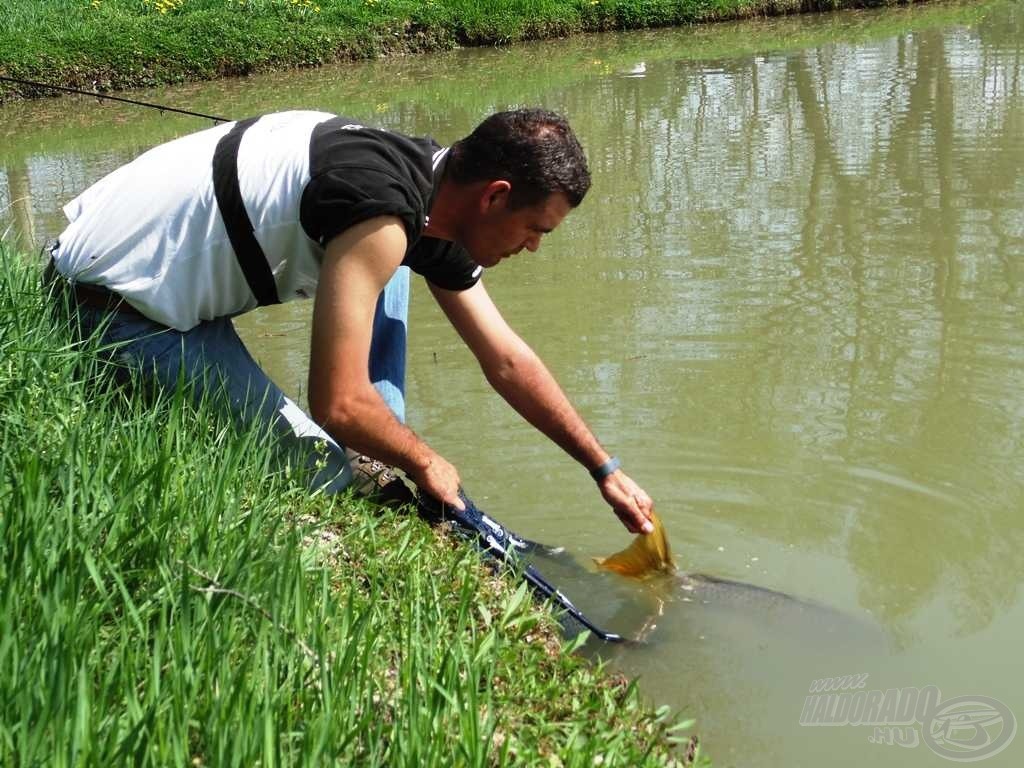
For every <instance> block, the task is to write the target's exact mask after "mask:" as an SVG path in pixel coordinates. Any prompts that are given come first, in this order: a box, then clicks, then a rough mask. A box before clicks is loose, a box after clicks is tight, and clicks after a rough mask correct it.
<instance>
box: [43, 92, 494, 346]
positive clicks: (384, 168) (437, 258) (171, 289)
mask: <svg viewBox="0 0 1024 768" xmlns="http://www.w3.org/2000/svg"><path fill="white" fill-rule="evenodd" d="M248 122H249V121H247V123H248ZM236 125H237V124H235V123H228V124H225V125H218V126H216V127H213V128H210V129H208V130H204V131H200V132H198V133H194V134H191V135H189V136H184V137H182V138H179V139H176V140H174V141H171V142H168V143H166V144H162V145H160V146H158V147H155V148H154V149H151V150H149V151H148V152H145V153H144V154H142V155H140V156H139V157H138V158H136V159H135V160H133V161H132V162H130V163H128V164H127V165H125V166H123V167H121V168H119V169H117V170H116V171H114V172H113V173H111V174H109V175H108V176H106V177H104V178H103V179H101V180H100V181H98V182H97V183H96V184H94V185H93V186H91V187H89V189H87V190H86V191H85V192H83V193H82V194H81V195H79V196H78V197H77V198H75V199H74V200H72V201H71V202H70V203H68V204H67V205H66V206H65V207H64V212H65V214H66V215H67V217H68V219H69V221H70V222H71V223H70V224H69V226H68V227H67V229H65V231H64V232H63V233H62V234H61V235H60V237H59V238H58V245H57V248H56V249H55V252H54V261H55V266H56V268H57V270H58V271H59V272H60V273H61V274H62V275H64V276H66V277H68V278H69V279H71V280H74V281H77V282H82V283H89V284H96V285H101V286H104V287H106V288H108V289H110V290H112V291H115V292H116V293H118V294H119V295H120V296H121V297H123V298H124V299H125V300H126V301H127V302H128V303H129V304H131V305H132V306H133V307H135V308H136V309H137V310H138V311H139V312H141V313H142V314H144V315H146V316H147V317H149V318H150V319H152V320H155V321H156V322H159V323H162V324H164V325H168V326H170V327H173V328H177V329H178V330H181V331H186V330H189V329H190V328H192V327H194V326H195V325H197V324H199V323H200V322H201V321H203V320H212V319H215V318H218V317H224V316H233V315H238V314H241V313H243V312H246V311H248V310H251V309H253V308H255V307H256V306H257V305H258V303H259V302H258V300H257V298H256V296H255V295H254V293H253V289H252V288H251V287H250V280H251V275H250V276H249V277H247V275H246V272H245V271H244V270H243V268H242V267H241V266H240V263H239V257H238V256H236V253H235V249H234V248H233V246H232V240H231V237H230V236H229V231H228V227H229V226H232V227H235V232H234V234H235V235H236V237H237V232H238V229H237V228H238V226H239V223H238V221H235V220H232V221H229V225H226V224H225V219H224V216H223V215H222V212H221V210H220V206H219V205H218V199H217V197H218V192H217V191H216V189H215V180H214V171H213V168H214V153H215V151H216V150H217V147H218V144H220V143H221V141H222V139H225V137H227V136H228V134H229V132H231V131H232V130H233V129H236ZM239 127H244V126H239ZM236 134H237V129H236ZM444 152H445V150H443V149H441V148H440V147H439V146H438V145H437V144H436V143H435V142H433V141H432V140H430V139H414V138H410V137H406V136H403V135H402V134H398V133H393V132H389V131H384V130H379V129H374V128H367V127H364V126H362V125H358V124H357V123H355V122H354V121H351V120H348V119H346V118H340V117H336V116H335V115H331V114H328V113H324V112H282V113H276V114H270V115H264V116H262V117H260V118H258V119H256V120H255V121H254V122H251V124H249V125H248V127H246V129H245V131H244V133H242V134H241V138H240V141H239V142H238V146H237V155H236V156H234V155H233V156H232V159H233V160H234V159H236V160H237V175H232V178H231V179H230V181H231V182H232V183H234V184H235V189H236V190H237V191H238V192H240V195H241V202H242V205H243V206H244V213H245V214H246V216H245V218H247V219H248V221H247V222H246V226H251V233H252V236H254V237H255V241H256V243H258V249H257V253H258V252H259V251H260V250H261V251H262V253H261V254H259V257H260V259H262V260H265V266H263V265H262V264H261V266H262V268H263V269H264V270H266V269H268V268H269V272H268V273H267V274H268V282H269V276H270V275H272V283H271V284H270V288H271V291H272V293H274V294H275V299H276V300H279V301H290V300H292V299H296V298H305V297H309V296H312V295H314V293H315V290H316V283H317V278H318V276H319V272H320V262H321V260H322V258H323V252H324V246H325V244H326V243H327V242H329V240H330V239H331V238H333V237H334V236H336V235H338V234H340V233H341V232H343V231H344V230H345V229H347V228H348V227H350V226H352V225H354V224H356V223H358V222H359V221H361V220H365V219H367V218H372V217H374V216H380V215H395V216H398V217H399V218H400V219H401V220H402V221H403V223H404V224H405V227H406V234H407V239H408V244H409V245H408V250H407V253H406V257H405V261H403V263H404V264H408V266H410V267H411V268H412V269H413V270H414V271H417V272H419V273H421V274H423V275H424V276H426V277H427V279H428V280H430V281H431V282H434V283H436V284H438V285H440V286H441V287H445V288H449V289H452V290H463V289H465V288H468V287H470V286H471V285H473V284H475V283H476V281H477V280H478V279H479V276H480V272H481V270H480V268H479V267H478V266H477V265H476V264H475V263H474V262H472V260H471V259H470V258H469V255H468V254H467V253H466V252H465V251H464V250H463V249H462V248H461V247H460V246H458V245H456V244H454V243H449V242H445V241H440V240H435V239H434V238H428V237H422V229H423V223H424V219H425V217H426V215H427V214H428V213H429V211H430V203H431V200H432V196H433V192H434V186H435V175H436V176H437V177H438V178H439V177H440V170H439V165H440V163H441V162H442V161H443V157H444ZM435 171H436V174H435ZM220 181H221V184H222V187H221V189H223V183H224V182H225V179H224V178H223V177H222V178H221V180H220ZM220 194H222V195H223V191H221V193H220ZM228 218H229V220H231V219H234V217H232V216H230V215H229V217H228ZM250 257H251V254H250Z"/></svg>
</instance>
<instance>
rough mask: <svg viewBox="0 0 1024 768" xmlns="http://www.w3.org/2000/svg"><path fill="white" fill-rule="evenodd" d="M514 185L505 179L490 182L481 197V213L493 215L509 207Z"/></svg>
mask: <svg viewBox="0 0 1024 768" xmlns="http://www.w3.org/2000/svg"><path fill="white" fill-rule="evenodd" d="M511 192H512V185H511V184H510V183H509V182H507V181H505V180H504V179H497V180H495V181H492V182H489V183H488V184H487V186H486V187H484V189H483V193H482V194H481V195H480V213H492V212H494V211H496V210H502V209H503V208H506V207H507V206H508V197H509V195H510V194H511Z"/></svg>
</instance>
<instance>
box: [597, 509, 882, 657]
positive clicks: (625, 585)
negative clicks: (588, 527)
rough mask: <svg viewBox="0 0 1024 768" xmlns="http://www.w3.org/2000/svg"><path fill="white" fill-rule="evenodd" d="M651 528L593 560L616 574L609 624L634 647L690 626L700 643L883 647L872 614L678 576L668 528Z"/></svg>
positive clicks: (609, 589) (657, 524)
mask: <svg viewBox="0 0 1024 768" xmlns="http://www.w3.org/2000/svg"><path fill="white" fill-rule="evenodd" d="M651 521H652V523H653V524H654V531H653V532H651V533H650V534H646V535H638V536H636V537H635V538H634V539H633V541H632V542H631V543H630V545H629V546H628V547H626V548H625V549H623V550H622V551H620V552H617V553H615V554H613V555H611V556H609V557H605V558H597V557H595V558H593V560H594V563H595V564H596V565H597V567H598V569H599V570H602V571H607V572H609V574H616V576H610V575H609V576H608V577H607V580H606V582H605V585H604V586H605V590H604V591H603V594H604V596H605V597H606V603H605V604H606V606H612V607H614V615H613V616H612V617H611V618H610V619H608V620H607V623H608V624H610V625H611V626H612V627H617V628H618V629H619V631H620V632H623V633H624V634H626V635H627V636H629V637H632V638H633V639H634V640H637V641H641V642H657V641H658V638H659V637H660V636H661V635H664V634H666V633H667V634H671V635H678V634H686V632H687V630H684V629H683V626H682V625H684V624H686V625H688V628H687V629H693V630H694V631H695V632H696V633H697V635H696V636H697V637H705V636H706V635H707V634H708V633H709V632H710V633H713V632H714V631H715V630H716V629H718V630H721V631H722V632H725V633H728V634H730V635H732V634H735V633H737V632H741V633H748V632H749V633H751V634H752V635H754V636H758V637H760V638H761V640H760V642H761V643H762V644H763V643H765V642H768V638H770V637H775V638H778V639H779V642H783V640H782V638H784V637H795V638H798V641H799V642H798V644H800V645H803V644H805V643H808V642H823V643H828V644H831V645H834V644H835V643H837V642H839V643H845V642H847V641H848V640H849V641H853V642H855V643H856V644H858V645H864V644H865V643H866V644H868V645H872V646H880V645H884V644H885V642H886V640H885V637H884V633H883V632H882V630H881V628H880V627H879V626H878V625H877V623H876V622H875V621H874V620H873V619H872V618H871V617H870V616H869V615H868V614H866V613H865V614H864V615H852V614H849V613H846V612H844V611H841V610H838V609H835V608H832V607H830V606H828V605H824V604H821V603H818V602H815V601H813V600H807V599H803V598H799V597H795V596H793V595H790V594H787V593H785V592H780V591H778V590H774V589H771V588H768V587H763V586H758V585H756V584H750V583H747V582H743V581H736V580H732V579H726V578H721V577H717V576H713V575H708V574H702V573H687V572H684V571H681V570H679V569H678V568H677V566H676V563H675V560H674V559H673V557H672V550H671V546H670V545H669V542H668V535H667V533H666V531H665V527H664V525H663V524H662V522H661V520H660V519H659V518H658V516H657V515H653V516H652V518H651ZM617 577H626V578H617ZM592 610H594V612H597V609H592ZM812 638H813V640H812Z"/></svg>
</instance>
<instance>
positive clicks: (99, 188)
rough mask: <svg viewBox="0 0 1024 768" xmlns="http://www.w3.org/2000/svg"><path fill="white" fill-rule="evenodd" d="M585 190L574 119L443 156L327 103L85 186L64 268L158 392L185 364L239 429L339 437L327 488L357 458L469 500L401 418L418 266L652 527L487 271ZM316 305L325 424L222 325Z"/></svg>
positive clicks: (601, 480)
mask: <svg viewBox="0 0 1024 768" xmlns="http://www.w3.org/2000/svg"><path fill="white" fill-rule="evenodd" d="M589 185H590V176H589V172H588V170H587V166H586V159H585V157H584V155H583V151H582V149H581V147H580V145H579V143H578V142H577V140H576V138H575V136H574V135H573V133H572V131H571V129H570V128H569V125H568V124H567V123H566V122H565V120H564V119H562V118H561V117H559V116H557V115H555V114H553V113H550V112H546V111H543V110H519V111H514V112H505V113H499V114H495V115H492V116H491V117H490V118H488V119H487V120H485V121H484V122H483V123H482V124H481V125H480V126H478V127H477V128H476V130H474V132H473V133H472V134H471V135H470V136H468V137H466V138H465V139H463V140H461V141H459V142H456V143H455V144H454V145H453V146H452V147H451V148H450V149H444V148H442V147H440V146H439V145H437V144H436V143H435V142H433V141H432V140H430V139H420V138H412V137H408V136H403V135H401V134H398V133H393V132H389V131H385V130H380V129H375V128H369V127H366V126H363V125H361V124H359V123H357V122H355V121H351V120H348V119H346V118H341V117H337V116H334V115H330V114H326V113H320V112H284V113H278V114H270V115H264V116H262V117H260V118H254V119H250V120H245V121H241V122H237V123H229V124H226V125H220V126H217V127H214V128H211V129H208V130H205V131H201V132H199V133H195V134H192V135H190V136H185V137H183V138H180V139H177V140H175V141H172V142H169V143H167V144H164V145H161V146H159V147H156V148H155V149H152V150H150V151H149V152H146V153H145V154H143V155H141V156H140V157H139V158H137V159H136V160H134V161H133V162H131V163H129V164H128V165H126V166H123V167H122V168H120V169H118V170H116V171H114V172H113V173H111V174H110V175H108V176H107V177H105V178H104V179H102V180H100V181H99V182H97V183H96V184H95V185H93V186H92V187H90V188H89V189H87V190H86V191H85V192H84V193H82V195H80V196H79V197H78V198H76V199H75V200H74V201H72V202H71V203H69V204H68V205H67V206H66V207H65V213H66V214H67V215H68V218H69V220H70V221H71V223H70V225H69V226H68V228H67V229H66V230H65V231H64V232H63V233H62V234H61V236H60V238H59V240H58V242H57V244H56V245H55V246H54V249H53V267H54V268H55V271H56V273H57V274H59V275H60V276H62V277H63V278H64V279H65V280H66V281H67V283H68V284H69V290H70V291H72V292H73V295H74V297H75V299H76V300H77V303H78V313H79V317H80V321H81V324H82V327H83V330H85V331H87V332H88V331H89V330H91V329H93V328H96V327H102V328H103V329H104V331H103V333H104V335H105V338H106V340H108V341H110V342H116V343H117V344H116V346H115V349H116V353H115V354H116V356H117V357H118V358H119V359H120V360H121V361H123V362H126V363H128V364H129V365H131V366H133V367H136V368H141V370H142V372H143V373H144V374H145V375H147V376H150V377H152V378H153V379H154V380H155V381H157V382H158V383H159V384H160V385H161V386H164V387H173V386H175V385H176V383H177V381H178V380H179V375H180V373H181V371H182V370H183V369H184V371H185V374H186V376H187V377H188V378H190V379H194V380H195V382H196V386H197V388H198V389H199V391H202V390H203V388H209V387H213V386H218V387H223V389H224V392H226V394H227V396H228V402H229V404H230V408H231V410H232V411H233V412H234V414H235V415H236V416H237V417H239V418H242V419H252V418H259V419H262V420H264V421H265V422H267V423H268V424H271V425H273V426H274V427H275V428H277V429H278V431H279V432H281V433H282V435H283V436H287V438H288V439H292V440H297V441H299V442H305V443H306V445H307V447H308V446H310V445H312V444H313V443H316V444H317V445H318V446H320V447H321V448H322V447H323V446H326V453H325V454H324V455H322V456H321V461H320V466H321V472H320V474H319V475H318V476H317V481H316V482H317V483H318V484H324V483H327V485H328V487H329V488H330V489H331V490H337V489H340V488H342V487H344V486H346V485H347V484H348V483H349V482H350V481H351V478H352V472H351V469H350V466H349V462H348V461H346V458H345V452H344V451H343V449H342V448H341V446H346V447H347V448H348V449H350V450H352V451H356V452H358V453H360V454H365V455H367V456H369V457H373V458H374V459H378V460H380V461H381V462H384V463H385V464H388V465H392V466H395V467H398V468H400V469H402V470H403V471H404V472H405V473H406V475H407V476H408V477H409V478H410V479H411V480H412V481H413V482H414V483H416V485H417V486H418V487H419V488H420V489H422V490H423V491H425V492H427V493H429V494H431V495H432V496H434V497H435V498H437V499H439V500H441V501H442V502H444V503H446V504H451V505H454V506H456V507H458V508H460V509H461V508H462V502H461V501H460V499H459V496H458V491H459V487H460V479H459V474H458V472H457V470H456V469H455V467H454V466H452V465H451V464H450V463H449V462H448V461H446V460H445V459H444V458H443V457H442V456H440V455H439V454H438V453H437V452H435V451H434V450H433V449H431V448H430V446H429V445H427V443H425V442H424V441H423V440H422V439H421V438H420V437H419V436H417V435H416V434H415V433H414V432H413V431H412V430H410V429H409V428H408V427H406V426H405V425H404V423H403V422H404V369H405V327H406V312H407V306H408V280H409V276H408V273H409V269H411V270H412V271H415V272H417V273H419V274H421V275H423V276H424V277H425V278H426V279H427V282H428V285H429V286H430V289H431V292H432V293H433V295H434V297H435V299H436V300H437V302H438V304H439V305H440V306H441V308H442V309H443V310H444V312H445V314H446V315H447V317H448V318H449V320H450V321H451V322H452V324H453V325H454V326H455V328H456V329H457V330H458V332H459V334H460V335H461V336H462V338H463V340H464V341H465V342H466V344H467V345H468V346H469V347H470V349H471V350H472V351H473V353H474V354H475V356H476V358H477V359H478V361H479V362H480V365H481V367H482V369H483V371H484V374H485V375H486V377H487V380H488V381H489V382H490V383H491V385H492V386H493V387H494V389H495V390H496V391H498V392H499V393H500V394H501V395H502V397H504V398H505V399H506V400H507V401H508V402H509V403H510V404H511V405H512V406H513V407H514V408H515V409H516V410H517V411H519V413H520V414H522V415H523V417H524V418H526V419H527V420H528V421H529V422H530V423H531V424H533V425H534V426H535V427H537V428H538V429H540V430H541V431H542V432H543V433H544V434H546V435H548V437H550V438H551V439H552V440H554V441H555V442H556V443H557V444H558V445H560V446H561V447H562V448H563V449H564V450H565V451H566V452H568V453H569V454H570V455H571V456H572V457H573V458H575V459H576V460H577V461H578V462H580V463H581V464H583V465H584V466H585V467H586V468H587V469H588V470H590V471H591V474H592V475H593V476H594V478H595V480H596V481H597V482H598V485H599V487H600V490H601V493H602V495H603V496H604V498H605V500H606V501H607V502H608V503H609V504H610V505H611V506H612V508H613V510H614V511H615V513H616V514H617V515H618V516H619V518H620V519H621V520H622V522H623V524H624V525H625V526H626V528H628V529H629V530H630V531H633V532H640V531H644V532H647V531H649V530H650V529H651V524H650V522H649V519H648V518H649V517H650V514H651V507H652V505H651V500H650V498H649V497H648V495H647V494H646V493H645V492H644V491H643V490H642V489H641V488H640V487H639V486H638V485H637V484H636V483H635V482H633V480H631V479H630V478H629V477H628V476H627V475H626V474H625V473H624V472H623V471H622V470H621V469H619V468H618V461H617V460H616V459H614V458H612V457H610V456H609V455H608V453H607V452H606V451H605V450H604V449H603V448H602V447H601V446H600V444H599V443H598V442H597V440H596V439H595V438H594V436H593V435H592V434H591V432H590V430H589V429H588V428H587V427H586V425H585V424H584V423H583V421H582V419H581V418H580V417H579V415H578V414H577V413H576V411H575V410H574V409H573V407H572V406H571V404H570V403H569V401H568V399H567V398H566V397H565V395H564V393H563V392H562V390H561V389H560V388H559V386H558V384H557V383H556V382H555V380H554V379H553V377H552V376H551V375H550V373H549V372H548V370H547V369H546V368H545V366H544V365H543V363H542V362H541V361H540V359H539V358H538V357H537V355H536V354H535V353H534V352H533V351H532V350H531V349H530V348H529V347H528V346H527V345H526V344H525V343H524V342H523V340H522V339H520V338H519V336H517V335H516V334H515V333H514V332H513V331H512V330H511V328H509V326H508V325H507V324H506V323H505V321H504V319H503V318H502V316H501V314H500V312H499V311H498V309H497V307H496V306H495V305H494V303H493V302H492V301H491V299H490V298H489V296H488V294H487V292H486V291H485V290H484V286H483V282H482V281H481V280H480V275H481V273H482V271H483V268H485V267H492V266H495V265H496V264H498V263H499V262H500V261H501V260H502V259H504V258H508V257H510V256H513V255H515V254H518V253H520V252H521V251H522V250H523V249H526V250H528V251H531V252H532V251H536V250H537V248H538V247H539V245H540V241H541V238H542V237H543V235H544V234H546V233H548V232H550V231H552V230H553V229H555V228H556V227H557V226H558V225H559V224H560V223H561V221H562V219H563V218H565V216H566V215H567V214H568V213H569V211H570V210H571V209H572V208H574V207H575V206H577V205H578V204H579V203H580V202H581V201H582V199H583V196H584V195H585V194H586V192H587V189H588V188H589ZM407 268H408V269H407ZM309 296H314V297H315V300H314V303H313V328H312V351H311V358H310V369H309V404H310V412H311V415H312V420H311V419H310V418H309V417H308V416H306V415H305V414H304V413H302V411H301V410H300V409H299V408H298V407H297V406H296V405H295V404H294V403H293V402H292V401H290V400H289V399H288V398H286V397H285V396H284V395H283V394H282V393H281V391H280V390H279V389H278V388H277V387H276V386H275V385H274V384H273V383H272V382H270V380H269V379H268V378H267V377H266V375H265V374H264V373H263V371H262V370H261V369H260V368H259V367H258V366H257V365H256V363H255V362H254V361H253V359H252V358H251V357H250V356H249V354H248V352H247V351H246V349H245V347H244V346H243V344H242V342H241V340H240V339H239V338H238V336H237V335H236V334H235V332H234V329H233V327H232V325H231V322H230V318H231V317H233V316H235V315H238V314H241V313H243V312H246V311H249V310H251V309H254V308H255V307H257V306H260V305H267V304H274V303H278V302H281V301H288V300H291V299H295V298H303V297H309ZM325 465H326V466H325Z"/></svg>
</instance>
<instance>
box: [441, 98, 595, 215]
mask: <svg viewBox="0 0 1024 768" xmlns="http://www.w3.org/2000/svg"><path fill="white" fill-rule="evenodd" d="M447 172H448V174H449V175H450V177H451V178H452V180H453V181H455V182H456V183H457V184H472V183H473V182H477V181H493V180H495V179H504V180H505V181H508V182H509V183H510V184H511V185H512V192H511V195H510V196H509V207H510V208H513V209H515V208H524V207H526V206H529V205H534V204H536V203H539V202H541V201H542V200H544V199H545V198H547V196H548V195H550V194H552V193H554V192H562V193H564V194H565V196H566V198H568V200H569V205H571V206H572V207H573V208H575V207H576V206H577V205H579V204H580V203H581V202H582V201H583V196H584V195H586V194H587V190H588V189H589V188H590V171H589V170H587V158H586V156H585V155H584V154H583V147H581V146H580V143H579V141H577V140H576V135H575V134H574V133H573V132H572V128H570V127H569V123H568V122H567V121H566V120H565V118H564V117H562V116H561V115H556V114H555V113H554V112H549V111H547V110H546V109H517V110H514V111H512V112H497V113H495V114H493V115H491V116H490V117H488V118H487V119H486V120H484V121H483V122H482V123H480V125H478V126H477V127H476V129H475V130H474V131H473V132H472V133H471V134H470V135H469V136H467V137H466V138H464V139H461V140H460V141H457V142H455V144H453V145H452V148H451V151H450V152H449V155H448V170H447Z"/></svg>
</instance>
